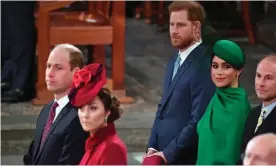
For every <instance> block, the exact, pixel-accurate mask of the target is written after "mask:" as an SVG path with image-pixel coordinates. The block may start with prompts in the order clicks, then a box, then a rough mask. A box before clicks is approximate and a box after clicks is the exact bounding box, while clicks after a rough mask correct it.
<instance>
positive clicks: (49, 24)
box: [33, 1, 133, 105]
mask: <svg viewBox="0 0 276 166" xmlns="http://www.w3.org/2000/svg"><path fill="white" fill-rule="evenodd" d="M73 2H74V1H55V2H53V1H51V2H47V1H46V2H39V6H38V13H37V29H38V57H37V61H38V72H37V73H38V76H37V83H36V91H37V94H36V98H35V99H34V100H33V104H37V105H41V104H46V103H48V102H49V101H50V100H52V99H53V94H52V93H50V92H48V90H47V88H46V83H45V69H46V62H47V59H48V56H49V53H50V51H51V49H52V47H53V46H54V45H57V44H60V43H70V44H73V45H95V46H96V47H95V48H96V49H94V51H95V52H96V54H99V55H96V61H99V62H101V63H105V59H104V50H103V46H104V45H111V46H112V79H111V80H109V81H108V87H109V88H110V90H111V91H112V93H113V94H114V95H115V96H117V97H119V99H121V102H123V103H124V102H133V99H132V98H128V97H126V96H125V85H124V74H125V65H124V54H125V2H124V1H113V2H109V1H103V2H100V1H94V2H93V1H91V2H89V3H93V4H91V5H89V12H86V13H82V12H54V11H55V10H57V9H60V8H62V7H65V6H67V5H70V4H72V3H73ZM109 9H111V12H109V11H110V10H109ZM88 17H89V18H90V21H96V22H94V23H93V22H92V23H91V22H87V21H85V20H86V18H88Z"/></svg>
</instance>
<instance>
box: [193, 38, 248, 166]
mask: <svg viewBox="0 0 276 166" xmlns="http://www.w3.org/2000/svg"><path fill="white" fill-rule="evenodd" d="M213 54H214V56H213V59H212V68H211V76H212V80H213V82H214V83H215V85H216V87H217V88H216V92H215V94H214V96H213V98H212V100H211V101H210V103H209V105H208V107H207V110H206V112H205V113H204V115H203V117H202V118H201V120H200V121H199V123H198V126H197V131H198V136H199V143H198V144H199V145H198V158H197V163H196V164H197V165H217V164H219V165H233V164H235V163H236V161H237V160H238V158H239V157H240V148H239V147H240V145H241V143H242V134H243V130H244V125H245V122H246V119H247V116H248V114H249V111H250V109H251V108H250V104H249V101H248V97H247V94H246V92H245V90H244V89H243V88H241V87H240V86H239V76H240V74H241V71H242V68H243V66H244V64H245V56H244V54H243V52H242V50H241V48H240V47H239V46H238V45H237V44H236V43H234V42H232V41H229V40H220V41H217V42H216V43H215V45H214V47H213Z"/></svg>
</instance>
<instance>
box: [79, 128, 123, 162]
mask: <svg viewBox="0 0 276 166" xmlns="http://www.w3.org/2000/svg"><path fill="white" fill-rule="evenodd" d="M80 165H127V149H126V146H125V145H124V143H123V142H122V141H121V139H120V138H119V137H118V136H117V134H116V130H115V126H114V123H109V124H108V125H107V127H104V128H101V129H100V130H99V131H97V132H96V133H95V135H94V136H93V137H91V136H90V137H89V138H88V139H87V140H86V145H85V154H84V156H83V158H82V160H81V162H80Z"/></svg>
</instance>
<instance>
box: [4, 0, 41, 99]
mask: <svg viewBox="0 0 276 166" xmlns="http://www.w3.org/2000/svg"><path fill="white" fill-rule="evenodd" d="M1 5H2V10H1V18H2V19H1V23H2V28H1V32H2V35H1V41H2V42H1V47H2V49H1V57H2V63H1V64H2V67H1V68H2V72H1V90H2V96H1V99H2V102H19V101H22V100H28V99H31V98H32V97H34V94H35V93H34V91H35V89H34V87H35V81H34V77H35V75H34V72H33V70H34V68H35V49H36V29H35V18H34V11H35V6H36V2H35V1H33V2H31V1H30V2H20V1H5V2H1ZM27 92H28V93H27Z"/></svg>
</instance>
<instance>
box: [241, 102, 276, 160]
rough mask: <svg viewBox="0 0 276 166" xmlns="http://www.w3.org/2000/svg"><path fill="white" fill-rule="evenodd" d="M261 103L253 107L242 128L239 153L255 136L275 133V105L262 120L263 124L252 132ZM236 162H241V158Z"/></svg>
mask: <svg viewBox="0 0 276 166" xmlns="http://www.w3.org/2000/svg"><path fill="white" fill-rule="evenodd" d="M261 110H262V105H259V106H258V107H255V108H254V109H252V111H251V112H250V114H249V116H248V118H247V121H246V124H245V128H244V134H243V142H242V147H241V153H244V152H245V149H246V146H247V144H248V142H249V141H250V140H251V139H252V138H253V137H255V136H257V135H260V134H265V133H275V134H276V125H275V121H276V107H274V109H273V110H272V111H271V112H270V114H269V115H268V116H267V117H266V118H265V120H264V121H263V124H262V125H261V126H260V127H259V128H258V130H257V131H256V133H254V131H255V128H256V126H257V122H258V118H259V116H260V114H261ZM238 164H239V165H240V164H242V160H239V161H238Z"/></svg>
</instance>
